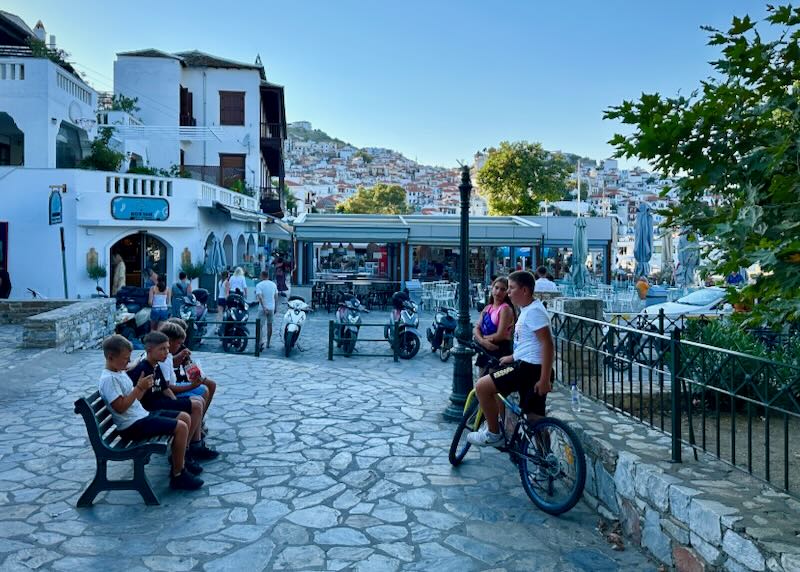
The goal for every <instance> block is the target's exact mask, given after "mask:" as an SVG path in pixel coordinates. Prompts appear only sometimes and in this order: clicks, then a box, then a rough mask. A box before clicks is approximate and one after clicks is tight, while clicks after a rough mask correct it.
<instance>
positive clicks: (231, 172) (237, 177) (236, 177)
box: [182, 165, 245, 188]
mask: <svg viewBox="0 0 800 572" xmlns="http://www.w3.org/2000/svg"><path fill="white" fill-rule="evenodd" d="M182 170H183V172H184V173H188V174H189V176H190V177H191V178H192V179H197V180H198V181H204V182H206V183H212V184H214V185H218V186H220V187H225V188H230V187H231V185H233V184H234V183H235V182H236V181H244V180H245V178H244V176H245V171H244V169H243V168H239V167H219V166H217V165H183V167H182Z"/></svg>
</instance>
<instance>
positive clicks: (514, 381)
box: [489, 361, 547, 416]
mask: <svg viewBox="0 0 800 572" xmlns="http://www.w3.org/2000/svg"><path fill="white" fill-rule="evenodd" d="M541 373H542V366H541V365H539V364H533V363H528V362H526V361H515V362H513V363H511V364H509V365H507V366H505V367H503V368H501V369H499V370H497V371H495V372H492V373H490V374H489V376H490V377H491V378H492V381H494V386H495V387H496V388H497V393H499V394H500V395H502V396H504V397H505V396H506V395H508V394H509V393H514V392H515V391H516V392H518V393H519V404H520V407H522V411H524V412H525V413H535V414H536V415H541V416H544V410H545V402H546V401H547V396H546V395H544V396H543V395H539V394H538V393H536V392H535V391H534V390H533V386H534V385H536V382H537V381H539V377H540V376H541Z"/></svg>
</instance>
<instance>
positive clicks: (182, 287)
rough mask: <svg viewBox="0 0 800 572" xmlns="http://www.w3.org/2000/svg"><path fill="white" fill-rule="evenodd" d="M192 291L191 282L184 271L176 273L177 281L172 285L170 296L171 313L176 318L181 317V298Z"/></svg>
mask: <svg viewBox="0 0 800 572" xmlns="http://www.w3.org/2000/svg"><path fill="white" fill-rule="evenodd" d="M191 293H192V282H191V281H190V280H189V278H188V277H187V276H186V272H183V271H181V272H179V273H178V281H177V282H175V284H173V285H172V291H171V292H170V296H171V297H172V315H173V316H175V317H176V318H180V317H181V306H182V305H183V298H184V297H185V296H188V295H189V294H191Z"/></svg>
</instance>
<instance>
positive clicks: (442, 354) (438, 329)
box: [427, 307, 458, 361]
mask: <svg viewBox="0 0 800 572" xmlns="http://www.w3.org/2000/svg"><path fill="white" fill-rule="evenodd" d="M457 317H458V313H457V311H456V310H455V308H444V307H441V308H436V313H435V314H434V315H433V323H432V324H431V325H430V326H429V327H428V330H427V334H428V341H429V342H430V344H431V351H432V352H435V351H436V350H439V359H440V360H442V361H447V360H448V359H450V351H451V350H452V349H453V341H454V340H455V334H456V325H457V323H458V322H457V319H456V318H457Z"/></svg>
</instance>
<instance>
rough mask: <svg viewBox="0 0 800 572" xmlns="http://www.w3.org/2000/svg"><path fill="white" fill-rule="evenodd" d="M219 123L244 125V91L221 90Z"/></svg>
mask: <svg viewBox="0 0 800 572" xmlns="http://www.w3.org/2000/svg"><path fill="white" fill-rule="evenodd" d="M219 124H220V125H244V92H243V91H220V92H219Z"/></svg>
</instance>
